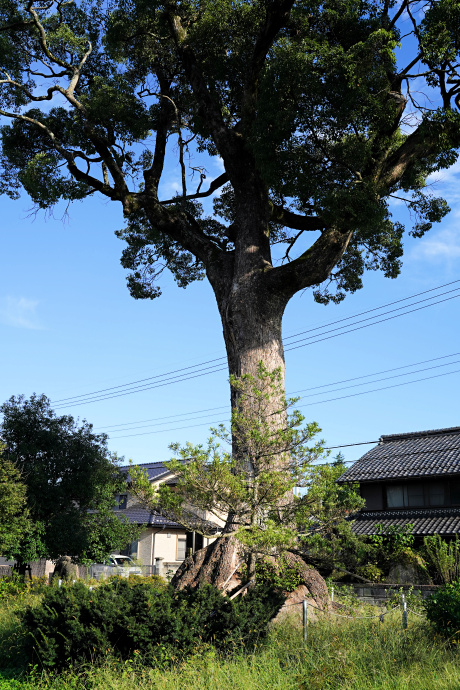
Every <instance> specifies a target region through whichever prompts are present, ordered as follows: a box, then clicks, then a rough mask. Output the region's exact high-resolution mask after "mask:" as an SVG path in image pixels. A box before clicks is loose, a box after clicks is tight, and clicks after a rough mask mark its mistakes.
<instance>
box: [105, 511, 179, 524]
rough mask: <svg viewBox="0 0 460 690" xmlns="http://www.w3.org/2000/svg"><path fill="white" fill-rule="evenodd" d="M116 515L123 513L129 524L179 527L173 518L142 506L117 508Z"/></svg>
mask: <svg viewBox="0 0 460 690" xmlns="http://www.w3.org/2000/svg"><path fill="white" fill-rule="evenodd" d="M116 513H117V515H125V516H126V517H127V518H128V521H129V522H130V523H131V524H135V525H147V526H148V527H155V526H158V527H175V528H181V529H184V528H183V527H182V525H179V524H178V523H177V522H174V521H173V520H169V519H168V518H165V517H163V516H162V515H160V514H159V513H153V512H151V511H150V510H145V509H144V508H126V510H117V511H116Z"/></svg>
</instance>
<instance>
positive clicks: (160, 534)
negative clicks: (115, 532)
mask: <svg viewBox="0 0 460 690" xmlns="http://www.w3.org/2000/svg"><path fill="white" fill-rule="evenodd" d="M179 537H182V539H185V530H173V529H168V530H166V529H158V527H147V528H146V529H145V530H143V532H142V533H141V535H140V537H139V540H138V542H137V558H138V559H139V560H140V561H141V563H142V565H155V558H162V559H164V560H165V561H168V562H172V561H176V560H177V541H178V538H179ZM132 552H133V555H134V548H133V549H132Z"/></svg>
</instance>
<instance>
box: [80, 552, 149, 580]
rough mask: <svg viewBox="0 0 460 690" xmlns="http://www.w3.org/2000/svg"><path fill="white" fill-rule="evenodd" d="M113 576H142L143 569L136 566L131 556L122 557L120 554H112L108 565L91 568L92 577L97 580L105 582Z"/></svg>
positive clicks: (96, 565) (97, 565)
mask: <svg viewBox="0 0 460 690" xmlns="http://www.w3.org/2000/svg"><path fill="white" fill-rule="evenodd" d="M111 575H119V576H120V577H128V576H129V575H142V568H140V567H139V566H138V565H136V564H135V563H134V561H133V559H132V558H130V557H129V556H122V555H121V554H118V553H111V554H110V556H109V558H108V559H107V564H106V565H102V564H95V565H93V566H91V577H94V578H95V579H96V580H102V579H104V580H105V579H106V578H107V577H110V576H111Z"/></svg>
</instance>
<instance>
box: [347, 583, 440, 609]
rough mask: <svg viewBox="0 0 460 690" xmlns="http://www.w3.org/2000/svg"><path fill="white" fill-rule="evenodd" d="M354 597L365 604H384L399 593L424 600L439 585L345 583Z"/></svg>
mask: <svg viewBox="0 0 460 690" xmlns="http://www.w3.org/2000/svg"><path fill="white" fill-rule="evenodd" d="M344 584H345V583H343V582H341V583H337V586H338V587H342V586H343V585H344ZM346 586H347V587H350V588H351V589H352V590H353V591H354V593H355V595H356V596H357V597H358V599H360V600H361V601H363V602H365V603H366V604H377V605H379V604H381V605H383V604H385V603H386V602H387V601H388V600H389V599H391V597H393V596H394V595H395V594H398V593H399V592H403V593H404V592H412V593H413V594H420V595H421V596H422V597H423V598H424V599H425V598H426V597H429V596H430V594H433V592H436V590H437V589H438V587H439V586H440V585H399V584H393V583H388V584H387V583H386V582H383V583H382V584H375V585H374V584H372V585H371V584H358V585H357V584H356V583H347V585H346Z"/></svg>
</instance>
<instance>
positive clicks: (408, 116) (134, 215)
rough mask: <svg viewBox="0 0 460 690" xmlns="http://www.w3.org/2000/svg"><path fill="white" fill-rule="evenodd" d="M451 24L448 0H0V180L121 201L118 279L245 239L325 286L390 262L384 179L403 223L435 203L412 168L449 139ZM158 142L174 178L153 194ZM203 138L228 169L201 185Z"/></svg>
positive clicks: (348, 286)
mask: <svg viewBox="0 0 460 690" xmlns="http://www.w3.org/2000/svg"><path fill="white" fill-rule="evenodd" d="M459 26H460V9H459V6H458V3H456V2H453V1H452V0H429V1H428V2H422V1H419V0H403V1H402V2H401V3H399V4H397V3H396V2H395V1H394V0H327V2H321V3H320V2H315V1H314V0H313V1H312V0H306V1H302V2H294V0H271V1H268V0H251V1H250V2H247V1H243V0H238V1H234V0H217V1H216V0H212V1H211V0H185V1H184V2H175V1H174V0H167V1H166V2H158V1H153V2H152V1H150V0H148V1H146V0H118V1H114V0H110V1H109V2H104V3H102V2H100V1H99V0H81V1H76V2H68V1H65V2H63V1H58V2H53V1H51V0H50V1H48V2H45V3H42V4H40V5H34V3H33V2H30V1H27V0H24V1H22V2H14V1H13V0H2V2H1V3H0V41H1V55H2V65H1V70H2V74H1V76H2V78H1V79H0V84H1V89H0V94H1V110H0V112H1V114H3V115H4V116H5V117H7V118H10V120H11V124H10V125H5V126H4V127H3V129H2V151H3V154H2V164H3V177H2V188H3V190H4V191H5V192H6V193H8V194H10V195H13V196H14V195H15V194H16V193H17V191H18V190H19V189H20V188H24V189H25V190H26V191H27V193H28V194H29V195H30V196H31V198H32V199H33V201H34V202H35V203H36V204H37V205H38V206H39V207H41V208H49V207H51V206H52V205H53V204H55V203H56V202H57V201H58V200H59V199H68V200H74V199H82V198H84V197H86V196H88V195H91V194H94V193H100V194H102V195H104V196H106V197H108V198H110V199H112V200H116V201H118V202H120V203H121V204H122V206H123V210H124V212H125V215H126V217H127V227H126V229H125V230H123V231H121V232H120V233H119V235H120V237H121V238H122V239H124V240H125V241H126V242H127V248H126V249H125V251H124V253H123V258H122V262H123V265H124V266H125V267H127V268H128V269H130V270H131V275H130V277H129V280H128V282H129V286H130V289H131V292H132V294H133V295H134V296H135V297H154V296H156V295H158V294H159V292H160V288H159V286H158V285H157V283H156V278H157V277H158V275H159V273H161V271H162V270H163V269H164V267H165V266H166V267H168V268H169V269H170V270H171V271H172V272H173V274H174V276H175V278H176V280H177V281H178V283H179V285H182V286H185V285H187V284H188V283H189V282H190V281H192V280H195V279H200V278H202V277H203V275H204V273H205V272H206V271H208V274H209V264H210V262H216V261H218V260H219V259H221V260H223V259H225V260H227V259H229V258H232V257H234V256H236V254H235V252H236V253H238V248H239V247H240V246H243V245H246V244H247V243H248V241H249V244H250V243H251V242H252V244H253V245H254V246H257V247H259V250H260V251H259V254H260V256H259V257H258V260H259V261H263V262H265V266H266V269H268V268H272V270H271V271H270V275H271V278H270V280H271V284H272V285H271V286H272V288H273V287H275V286H280V285H281V284H282V285H283V287H284V290H285V291H286V292H287V293H289V295H291V294H293V293H294V292H296V291H297V290H299V289H302V288H303V287H307V286H314V287H315V289H316V298H317V299H319V300H323V301H327V300H329V299H336V300H338V299H342V298H343V296H344V294H345V293H346V291H354V290H356V289H358V288H360V287H361V285H362V275H363V272H364V270H365V269H371V270H376V269H381V270H382V271H383V272H384V274H385V275H386V276H389V277H395V276H396V275H397V274H398V273H399V271H400V266H401V257H402V253H403V244H402V241H403V230H404V228H403V226H402V225H401V223H400V222H398V221H394V220H393V218H392V216H391V213H390V210H389V205H388V203H389V199H390V198H391V197H393V196H397V197H402V198H404V199H405V200H406V203H407V205H408V207H409V208H410V210H411V211H412V215H413V217H414V218H415V222H414V225H413V227H412V229H411V230H410V233H411V234H412V235H413V236H415V237H420V236H421V235H423V234H424V233H425V232H426V231H427V230H428V229H429V228H430V227H431V224H432V223H433V222H435V221H438V220H440V219H441V218H442V216H443V215H444V214H445V213H446V212H447V211H448V208H447V204H446V203H445V202H444V201H443V200H442V199H437V198H435V197H433V196H432V195H431V193H430V191H429V190H427V188H426V186H425V184H426V178H427V176H428V175H429V174H430V173H431V172H433V171H434V170H438V169H440V168H445V167H448V166H450V165H451V164H452V163H453V162H454V161H455V159H456V157H457V153H456V149H457V147H458V145H459V141H460V139H459V137H460V118H459V113H458V105H459V98H460V76H459V73H458V69H457V62H458V53H459V31H458V29H459ZM397 57H398V59H397ZM424 89H425V90H426V93H427V96H426V97H424V96H423V95H422V96H420V92H422V94H423V91H424ZM172 143H174V144H175V145H176V148H175V151H176V154H177V159H178V163H179V166H180V170H181V181H182V189H181V193H180V194H178V195H177V196H176V197H175V198H173V199H159V196H158V188H159V183H160V181H161V177H162V174H163V172H164V166H165V154H166V150H167V146H168V145H169V144H172ZM200 154H203V159H202V160H201V159H200ZM206 156H213V157H215V156H220V157H221V159H222V161H223V165H224V169H225V171H224V172H223V174H222V175H220V176H219V177H218V178H217V179H214V180H213V181H212V182H211V183H210V184H208V185H206V183H205V180H206V177H207V171H206V160H207V158H206ZM192 187H193V189H192ZM217 189H220V190H221V193H220V196H219V197H218V198H217V199H216V200H215V203H214V210H215V214H214V215H213V216H212V217H206V216H204V214H203V212H202V209H201V207H200V205H199V199H200V198H202V197H206V196H207V195H209V194H210V193H211V192H213V191H215V190H217ZM256 210H257V212H258V218H259V220H258V221H257V219H255V217H254V212H255V211H256ZM244 214H246V215H249V216H250V217H251V218H252V221H251V222H253V223H254V222H255V224H256V225H257V223H259V227H258V228H257V227H253V228H252V231H251V230H248V228H245V227H244V223H243V222H242V215H244ZM251 232H252V234H253V236H252V238H251V237H249V239H248V233H249V235H250V234H251ZM264 238H265V239H264ZM270 243H271V244H277V245H281V247H282V246H283V245H284V249H283V253H284V257H285V262H284V265H281V266H276V267H275V266H273V265H272V256H271V252H270V249H269V244H270ZM208 277H209V276H208ZM326 280H330V281H331V282H332V287H328V284H325V283H324V281H326ZM334 286H335V288H334Z"/></svg>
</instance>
